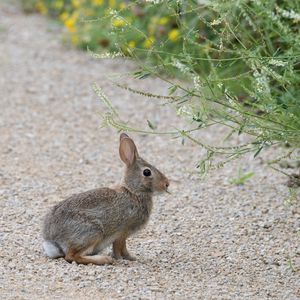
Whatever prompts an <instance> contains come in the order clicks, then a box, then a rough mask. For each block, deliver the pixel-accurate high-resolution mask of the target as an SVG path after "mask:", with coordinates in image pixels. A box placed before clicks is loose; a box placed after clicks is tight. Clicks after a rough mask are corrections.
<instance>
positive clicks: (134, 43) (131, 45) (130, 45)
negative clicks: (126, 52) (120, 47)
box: [128, 41, 136, 49]
mask: <svg viewBox="0 0 300 300" xmlns="http://www.w3.org/2000/svg"><path fill="white" fill-rule="evenodd" d="M135 46H136V42H135V41H130V42H129V43H128V48H131V49H133V48H135Z"/></svg>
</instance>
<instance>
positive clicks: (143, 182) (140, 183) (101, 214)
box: [43, 134, 169, 258]
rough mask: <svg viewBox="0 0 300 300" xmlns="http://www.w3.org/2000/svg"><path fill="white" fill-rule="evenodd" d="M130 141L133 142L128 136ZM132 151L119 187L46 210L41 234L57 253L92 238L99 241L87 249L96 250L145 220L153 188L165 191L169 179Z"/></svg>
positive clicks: (139, 225)
mask: <svg viewBox="0 0 300 300" xmlns="http://www.w3.org/2000/svg"><path fill="white" fill-rule="evenodd" d="M122 138H124V139H126V142H127V143H128V139H130V138H129V137H128V136H127V135H124V134H123V135H121V144H122ZM130 142H131V143H132V144H133V145H134V143H133V141H132V140H131V139H130ZM130 147H133V146H132V145H130ZM134 147H135V145H134ZM120 149H121V145H120ZM120 151H121V150H120ZM120 155H121V154H120ZM134 155H135V157H134V161H133V162H131V163H128V162H127V161H126V168H125V175H124V178H123V181H122V184H121V185H119V186H118V187H116V188H114V189H111V188H98V189H94V190H90V191H87V192H84V193H80V194H76V195H73V196H71V197H69V198H67V199H66V200H64V201H62V202H60V203H58V204H57V205H55V206H54V207H53V208H52V209H51V210H50V211H49V213H48V214H47V215H46V217H45V220H44V227H43V238H44V240H45V242H44V243H46V245H48V246H49V244H47V243H52V244H51V245H55V246H56V247H57V251H58V252H57V256H56V257H59V256H62V254H64V255H66V254H67V252H68V251H69V249H71V248H76V249H81V248H85V247H86V246H87V245H90V244H91V243H93V241H94V240H96V241H100V243H99V244H98V245H97V248H96V249H94V250H93V253H90V254H95V252H98V251H100V250H102V249H103V248H104V247H106V246H107V245H109V244H111V243H112V242H114V240H116V239H117V238H118V237H119V236H121V235H122V234H125V233H126V235H127V236H128V235H131V234H132V233H134V232H136V231H137V230H139V229H141V228H142V227H143V226H144V225H145V224H146V223H147V221H148V219H149V216H150V213H151V209H152V195H153V192H163V191H166V190H167V187H168V185H169V182H168V179H167V178H166V177H165V176H164V175H163V174H162V173H161V172H159V171H158V170H157V169H156V168H155V167H153V166H151V165H150V164H148V163H147V162H146V161H145V160H143V159H142V158H140V157H139V156H138V153H137V150H136V148H134ZM121 158H122V159H123V157H122V156H121ZM123 161H124V159H123ZM124 162H125V161H124ZM145 168H149V169H150V170H151V172H152V176H151V178H150V177H145V176H143V170H144V169H145ZM51 245H50V248H51ZM51 250H53V249H52V248H51ZM45 252H46V254H47V251H45ZM48 252H49V251H48ZM59 254H60V255H59ZM47 255H48V254H47ZM48 256H51V255H48ZM54 256H55V255H52V258H55V257H54Z"/></svg>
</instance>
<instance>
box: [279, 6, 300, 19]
mask: <svg viewBox="0 0 300 300" xmlns="http://www.w3.org/2000/svg"><path fill="white" fill-rule="evenodd" d="M277 11H278V12H279V13H280V14H281V15H282V16H283V17H284V18H287V19H291V20H294V21H300V14H298V13H296V12H295V11H293V10H290V11H288V10H285V9H282V8H280V7H277Z"/></svg>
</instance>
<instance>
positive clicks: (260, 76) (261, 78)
mask: <svg viewBox="0 0 300 300" xmlns="http://www.w3.org/2000/svg"><path fill="white" fill-rule="evenodd" d="M253 76H254V78H255V82H256V88H257V92H258V93H263V94H270V87H269V81H268V77H267V76H266V74H264V73H263V72H259V71H258V70H257V69H256V68H255V69H254V72H253Z"/></svg>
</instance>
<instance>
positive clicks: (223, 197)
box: [0, 0, 300, 299]
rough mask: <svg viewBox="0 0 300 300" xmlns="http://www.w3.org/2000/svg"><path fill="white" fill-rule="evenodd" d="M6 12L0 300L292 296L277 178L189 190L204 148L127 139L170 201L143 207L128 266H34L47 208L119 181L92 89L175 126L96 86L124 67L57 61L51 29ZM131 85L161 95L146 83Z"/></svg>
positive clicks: (290, 215) (0, 67) (203, 183)
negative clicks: (166, 186) (158, 176)
mask: <svg viewBox="0 0 300 300" xmlns="http://www.w3.org/2000/svg"><path fill="white" fill-rule="evenodd" d="M8 2H9V1H6V2H3V0H2V2H1V4H0V40H1V43H0V93H1V97H0V141H1V146H0V211H1V218H0V247H1V248H0V260H1V265H0V298H1V299H71V298H73V299H121V298H122V299H165V298H168V299H299V298H300V275H299V270H300V246H299V245H300V243H299V237H300V235H299V228H300V207H299V203H298V204H294V205H292V206H287V205H285V204H284V201H285V200H286V199H287V197H288V191H287V188H286V186H285V185H284V182H285V180H286V179H285V178H283V177H282V176H281V175H279V174H277V173H273V172H271V171H270V170H267V169H263V166H262V165H261V164H260V161H259V160H257V161H253V160H252V159H249V160H244V161H240V162H236V163H234V164H232V165H230V166H228V167H226V168H225V169H223V170H221V171H218V172H214V173H211V174H210V175H209V176H208V178H207V179H206V180H199V179H198V178H197V176H196V175H194V174H191V171H194V170H195V169H194V166H195V164H196V161H197V158H201V156H202V155H203V152H202V151H201V150H200V149H199V148H197V147H194V146H193V145H189V144H187V145H185V146H184V147H183V146H181V144H180V141H179V140H178V141H174V140H171V139H168V138H163V137H151V136H141V135H134V137H135V139H136V142H137V144H138V146H139V148H140V152H141V153H142V154H143V156H145V157H146V158H147V159H148V160H149V161H150V162H155V164H156V166H157V167H158V168H160V169H161V170H163V171H164V172H165V173H166V174H167V175H168V176H169V177H171V179H173V180H174V181H173V184H172V193H173V194H172V195H171V196H170V195H167V196H161V197H159V198H157V199H155V202H154V212H153V214H152V217H151V221H150V222H149V224H148V226H147V227H146V228H145V229H144V230H143V231H141V232H139V233H138V234H137V235H136V236H133V237H132V238H131V239H130V241H129V249H130V250H131V252H132V253H133V254H134V255H136V256H137V261H136V262H127V261H118V262H116V263H115V264H114V265H112V266H104V267H97V266H92V265H89V266H82V265H76V264H68V263H66V262H65V261H64V260H63V259H59V260H49V259H47V258H45V257H44V256H43V253H42V251H41V242H42V239H41V233H40V231H41V222H42V218H43V216H44V214H45V212H46V211H47V209H48V208H49V207H50V206H52V205H53V204H54V203H57V202H58V201H59V200H60V199H62V198H64V197H65V196H68V195H70V194H73V193H76V192H79V191H84V190H87V189H90V188H94V187H98V186H103V185H110V184H112V183H115V182H118V181H119V179H120V177H121V172H122V169H121V163H120V162H119V159H118V156H117V155H118V151H117V143H118V135H117V134H116V132H115V131H112V130H109V129H103V130H100V129H99V125H100V117H99V115H98V113H97V112H98V111H101V106H100V103H99V101H98V100H97V97H96V96H95V95H94V93H93V92H92V89H91V84H92V83H93V82H97V83H99V84H100V85H101V86H103V87H104V89H105V91H106V93H107V94H108V95H109V96H110V98H111V99H113V101H114V103H116V105H117V106H118V107H119V108H120V109H121V110H122V113H123V115H124V118H125V119H131V120H132V121H134V122H140V124H145V120H146V119H150V120H155V121H156V122H158V123H160V122H161V123H164V122H165V124H167V123H172V122H174V119H173V117H172V112H171V111H169V110H168V108H166V107H161V109H160V110H159V111H157V110H154V106H153V104H151V103H150V102H149V100H147V99H146V100H145V99H141V98H140V97H137V96H136V95H132V94H130V93H129V94H126V93H125V92H124V91H122V90H118V89H116V88H114V87H112V86H111V84H110V83H109V82H108V81H107V80H106V79H105V75H106V74H107V73H118V72H125V71H126V70H128V69H129V68H130V64H128V63H124V62H121V61H113V62H111V61H103V62H99V61H94V60H93V59H91V58H90V57H88V56H87V55H85V54H84V53H81V52H77V51H73V50H72V51H67V50H66V49H65V48H64V46H63V45H62V44H61V42H60V34H59V30H58V29H57V28H55V27H54V26H53V25H51V23H50V22H48V21H47V20H45V19H44V18H42V17H40V16H37V15H30V16H25V15H23V14H22V13H21V11H20V10H19V9H18V8H16V7H15V6H13V5H11V4H10V5H9V4H7V3H8ZM127 80H128V81H129V82H130V80H129V79H127ZM130 83H131V85H136V86H140V87H142V88H146V89H147V88H150V87H152V90H153V91H155V92H156V93H160V92H163V91H164V87H163V86H162V85H161V84H160V83H159V82H158V81H156V80H152V79H149V80H146V81H139V82H137V83H132V82H130ZM161 126H164V125H163V124H162V125H161ZM220 130H221V131H222V129H220ZM201 134H205V135H206V136H207V137H209V138H210V139H211V140H212V141H214V140H215V141H216V140H218V139H220V136H221V132H209V131H208V132H205V133H201ZM210 136H211V137H210ZM265 155H269V154H268V153H266V154H265ZM239 166H241V167H243V168H244V169H246V170H253V171H254V172H255V176H254V177H253V178H251V180H249V181H248V182H247V184H246V185H245V186H242V187H239V186H234V185H231V184H230V183H229V180H230V178H232V177H234V176H235V175H236V173H237V170H238V167H239ZM290 262H292V265H293V267H294V268H295V269H296V270H298V271H293V268H292V267H291V265H290Z"/></svg>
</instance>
